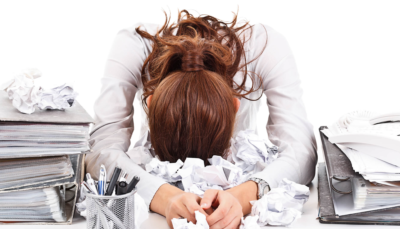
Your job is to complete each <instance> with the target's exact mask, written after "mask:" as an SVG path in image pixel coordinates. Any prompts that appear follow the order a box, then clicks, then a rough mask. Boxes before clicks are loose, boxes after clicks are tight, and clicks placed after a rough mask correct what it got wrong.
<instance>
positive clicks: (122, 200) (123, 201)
mask: <svg viewBox="0 0 400 229" xmlns="http://www.w3.org/2000/svg"><path fill="white" fill-rule="evenodd" d="M135 193H136V190H132V192H130V193H127V194H125V195H118V196H100V195H93V194H90V193H85V195H86V206H87V208H86V212H87V216H86V223H87V228H110V229H111V228H119V229H130V228H136V227H135V195H134V194H135Z"/></svg>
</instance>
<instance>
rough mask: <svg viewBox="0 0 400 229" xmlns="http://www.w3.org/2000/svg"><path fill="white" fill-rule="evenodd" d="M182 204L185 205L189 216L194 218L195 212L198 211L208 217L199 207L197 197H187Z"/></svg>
mask: <svg viewBox="0 0 400 229" xmlns="http://www.w3.org/2000/svg"><path fill="white" fill-rule="evenodd" d="M183 204H184V205H185V207H186V209H187V210H188V211H189V213H190V214H192V215H193V216H195V211H199V212H201V213H202V214H204V215H205V216H208V214H207V213H206V212H205V211H204V210H203V209H202V208H201V207H200V205H199V203H198V200H197V197H195V196H193V197H192V196H188V197H187V198H185V200H184V201H183Z"/></svg>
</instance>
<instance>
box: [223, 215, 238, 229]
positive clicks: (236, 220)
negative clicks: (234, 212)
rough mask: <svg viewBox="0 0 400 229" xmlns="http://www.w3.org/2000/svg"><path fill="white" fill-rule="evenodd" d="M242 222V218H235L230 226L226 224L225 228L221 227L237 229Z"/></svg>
mask: <svg viewBox="0 0 400 229" xmlns="http://www.w3.org/2000/svg"><path fill="white" fill-rule="evenodd" d="M241 221H242V217H239V216H237V217H236V218H234V219H233V220H232V222H231V223H230V224H228V225H227V226H226V227H223V228H224V229H238V228H239V226H240V223H241Z"/></svg>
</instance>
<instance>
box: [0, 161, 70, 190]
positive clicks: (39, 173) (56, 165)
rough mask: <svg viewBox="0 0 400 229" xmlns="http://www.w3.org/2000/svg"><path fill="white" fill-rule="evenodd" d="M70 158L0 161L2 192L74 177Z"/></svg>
mask: <svg viewBox="0 0 400 229" xmlns="http://www.w3.org/2000/svg"><path fill="white" fill-rule="evenodd" d="M73 175H74V170H73V169H72V164H71V160H70V159H69V157H68V156H59V157H44V158H23V159H5V160H0V191H1V190H5V189H10V188H19V187H23V186H28V185H33V184H40V183H43V182H49V181H56V180H61V179H65V178H69V177H72V176H73Z"/></svg>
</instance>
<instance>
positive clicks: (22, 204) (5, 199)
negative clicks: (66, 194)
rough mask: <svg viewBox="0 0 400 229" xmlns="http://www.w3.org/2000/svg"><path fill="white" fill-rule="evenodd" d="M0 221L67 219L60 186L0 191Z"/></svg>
mask: <svg viewBox="0 0 400 229" xmlns="http://www.w3.org/2000/svg"><path fill="white" fill-rule="evenodd" d="M0 221H6V222H7V221H56V222H62V221H65V214H64V207H63V198H62V195H61V194H60V190H59V188H58V187H52V188H45V189H33V190H25V191H15V192H8V193H0Z"/></svg>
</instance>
